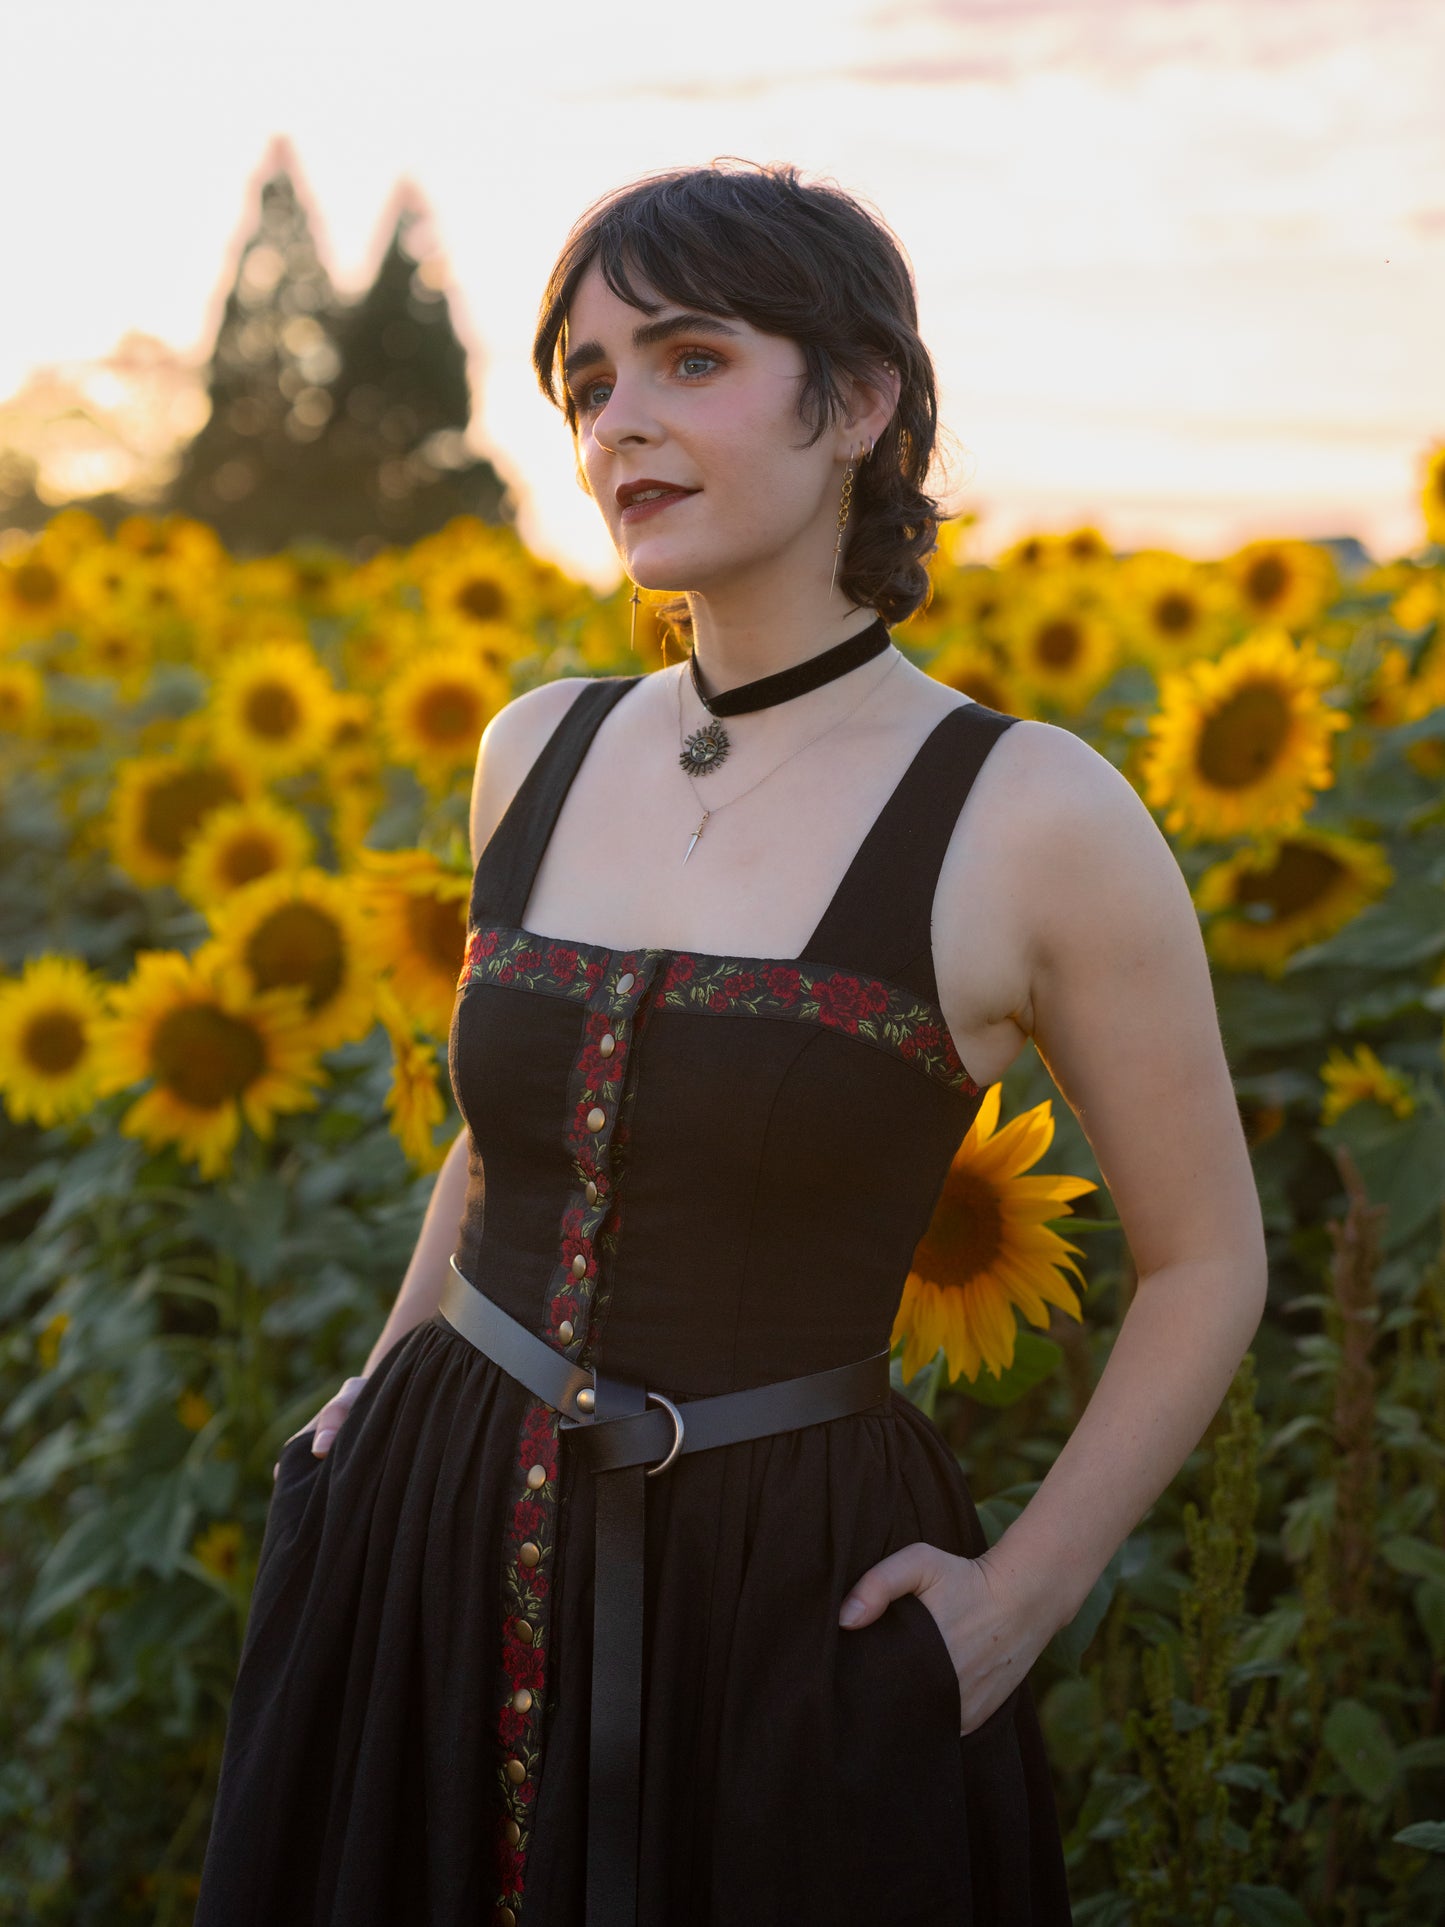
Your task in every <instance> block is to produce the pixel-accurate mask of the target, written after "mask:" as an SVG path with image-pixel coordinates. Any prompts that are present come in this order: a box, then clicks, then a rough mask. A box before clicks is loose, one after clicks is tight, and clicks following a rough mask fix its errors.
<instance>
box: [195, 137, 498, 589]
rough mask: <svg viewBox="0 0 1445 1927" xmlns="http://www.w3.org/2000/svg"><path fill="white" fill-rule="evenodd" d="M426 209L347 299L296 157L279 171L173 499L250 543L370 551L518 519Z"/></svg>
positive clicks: (236, 545)
mask: <svg viewBox="0 0 1445 1927" xmlns="http://www.w3.org/2000/svg"><path fill="white" fill-rule="evenodd" d="M417 218H418V216H417V214H416V212H415V211H414V210H413V209H411V208H404V209H403V210H402V213H401V214H400V216H399V218H398V220H397V223H396V227H395V231H394V233H393V235H392V239H391V244H390V246H389V247H388V249H387V251H386V254H385V256H384V258H383V260H382V262H381V266H380V268H379V269H378V271H377V275H376V278H375V281H374V282H373V284H372V286H371V287H370V289H368V291H367V292H366V293H365V294H364V295H363V296H362V297H361V299H360V300H359V301H357V302H355V303H354V304H351V305H350V306H347V305H345V304H342V303H341V302H339V301H338V300H337V298H336V295H335V293H334V291H333V289H332V286H331V281H330V277H329V276H328V275H327V273H326V271H325V269H324V267H323V266H322V264H321V260H320V257H319V255H318V252H317V249H316V244H315V242H314V240H313V238H312V234H311V229H310V223H309V222H308V220H307V217H306V212H305V209H304V208H303V206H302V204H301V202H300V199H299V198H298V196H297V193H296V189H295V186H294V183H293V181H292V177H291V173H290V170H289V168H288V167H286V166H284V165H283V166H281V167H278V168H277V170H276V171H275V172H274V173H273V174H272V175H271V176H270V178H269V179H267V181H266V182H265V184H264V185H263V187H262V189H261V216H260V221H259V224H258V226H257V228H256V231H255V232H254V233H253V234H252V235H251V237H250V238H249V240H248V241H247V242H246V245H245V247H244V249H243V251H242V255H241V260H240V264H239V266H238V268H237V272H236V279H235V283H234V285H233V287H232V289H231V292H230V294H229V296H228V298H227V301H226V308H225V313H224V316H223V318H222V321H221V328H220V332H219V334H218V336H217V339H216V345H215V348H214V350H213V351H212V355H211V360H210V364H209V385H210V402H211V412H210V418H209V420H208V421H207V422H206V424H205V426H204V427H203V428H202V429H201V430H200V432H199V433H198V434H197V435H196V437H195V439H194V440H193V441H192V442H191V443H190V444H189V445H188V446H187V448H186V449H185V451H184V453H183V455H182V457H181V461H180V466H179V468H178V470H177V472H176V475H175V477H174V479H173V481H172V482H171V485H170V487H169V489H168V490H167V491H166V494H165V497H164V500H163V502H162V503H161V505H160V506H161V508H162V509H163V510H173V511H179V512H180V513H182V514H186V515H194V516H197V517H199V518H200V519H201V520H203V521H206V522H209V523H211V524H212V525H213V526H214V527H215V528H216V529H217V530H218V532H219V533H220V535H221V537H222V539H223V540H224V541H225V543H226V545H227V547H228V548H229V549H231V550H232V552H233V553H235V554H238V555H255V554H269V553H272V552H274V551H275V550H277V549H279V548H284V547H285V546H286V545H287V544H288V543H291V542H294V541H299V540H304V539H306V538H317V539H320V540H322V541H328V542H332V543H335V544H336V545H337V546H339V547H341V548H343V549H346V550H348V551H351V552H352V553H355V554H366V553H370V552H371V551H372V550H374V549H375V548H377V547H379V546H381V544H382V543H383V542H398V543H407V542H411V541H415V540H416V539H417V538H418V537H420V536H422V535H425V534H427V533H429V532H430V531H431V530H433V529H438V528H441V527H442V526H443V525H444V524H445V523H446V522H447V521H449V520H450V519H451V517H452V516H454V515H459V514H471V515H475V516H478V517H479V518H481V519H482V520H484V521H489V522H510V521H511V520H512V518H513V514H514V508H513V504H512V501H511V498H510V496H509V495H508V492H507V489H506V486H505V484H504V483H503V481H502V478H501V477H500V475H499V474H498V473H497V471H496V469H495V468H494V467H493V466H492V464H491V463H490V462H489V461H486V460H485V459H482V458H479V457H476V456H474V455H473V454H472V453H471V452H470V451H469V450H468V449H467V448H466V446H465V442H464V436H465V431H466V428H467V424H468V421H469V419H470V415H471V390H470V385H469V383H468V380H467V371H466V354H465V350H464V349H463V347H462V345H461V342H460V341H459V340H458V339H457V335H456V332H455V330H454V328H453V327H452V322H451V314H450V310H449V307H448V304H447V300H446V295H445V293H444V291H443V289H442V288H441V286H440V285H439V276H438V275H437V273H436V272H435V271H434V270H433V269H432V268H430V267H429V266H428V264H427V263H424V262H418V261H417V260H416V259H415V258H414V257H413V256H412V255H411V254H410V253H409V252H408V251H407V249H406V247H405V245H404V242H405V235H406V231H407V229H408V228H409V227H410V226H411V224H412V223H413V222H414V221H415V220H416V219H417Z"/></svg>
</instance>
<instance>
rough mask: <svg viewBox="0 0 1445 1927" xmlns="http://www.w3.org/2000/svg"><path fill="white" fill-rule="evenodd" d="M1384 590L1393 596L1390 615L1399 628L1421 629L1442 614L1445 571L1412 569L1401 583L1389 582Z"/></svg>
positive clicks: (1444, 597)
mask: <svg viewBox="0 0 1445 1927" xmlns="http://www.w3.org/2000/svg"><path fill="white" fill-rule="evenodd" d="M1382 587H1383V585H1382ZM1366 593H1369V592H1368V591H1366ZM1385 593H1386V594H1388V595H1391V596H1393V597H1394V600H1393V601H1392V602H1391V604H1390V615H1391V618H1392V620H1393V621H1395V622H1397V623H1398V624H1399V625H1400V627H1401V628H1402V629H1407V630H1414V629H1423V628H1425V626H1426V625H1427V624H1428V623H1432V622H1434V623H1438V622H1439V621H1440V620H1441V619H1442V617H1445V571H1442V570H1439V569H1420V570H1418V571H1413V570H1412V572H1411V574H1410V575H1409V577H1408V578H1407V579H1406V580H1405V581H1404V582H1402V583H1399V584H1397V585H1391V586H1390V587H1389V588H1387V589H1386V590H1385Z"/></svg>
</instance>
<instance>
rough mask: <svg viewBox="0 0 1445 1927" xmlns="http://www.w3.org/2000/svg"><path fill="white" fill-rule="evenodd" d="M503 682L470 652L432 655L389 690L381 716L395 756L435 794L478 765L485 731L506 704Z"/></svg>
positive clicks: (430, 652) (461, 650) (434, 652)
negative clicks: (474, 764) (453, 779)
mask: <svg viewBox="0 0 1445 1927" xmlns="http://www.w3.org/2000/svg"><path fill="white" fill-rule="evenodd" d="M507 694H508V691H507V685H506V682H505V680H504V679H503V678H502V677H501V676H498V675H496V674H495V673H494V672H492V671H491V670H488V669H485V668H484V667H483V666H482V665H481V663H479V662H478V661H477V659H476V657H475V656H474V655H473V654H472V652H471V650H470V649H469V648H467V647H466V646H460V647H456V648H450V649H443V648H437V649H429V650H427V652H426V653H425V655H423V656H421V657H420V658H419V659H418V660H417V661H416V662H414V663H412V664H411V665H410V666H409V667H408V668H406V669H404V670H403V671H402V672H401V674H400V675H399V676H398V677H397V678H396V680H395V681H394V682H393V683H392V685H391V687H390V688H389V689H388V690H387V692H386V695H385V697H384V699H383V704H382V715H383V720H384V723H385V727H386V733H387V738H388V741H389V743H390V746H391V751H392V754H393V755H394V756H395V758H396V760H397V761H398V762H399V763H405V764H407V765H408V766H409V767H411V768H412V769H414V770H415V771H416V772H417V774H418V776H420V777H421V778H422V780H423V781H424V782H425V783H426V784H428V786H429V787H431V788H442V787H445V786H446V785H448V784H449V782H450V780H451V779H452V778H453V777H454V776H455V774H456V772H457V771H458V770H459V769H467V768H469V767H470V766H471V764H472V763H473V762H475V760H476V754H477V744H478V743H479V742H480V740H481V735H482V731H483V730H484V729H485V728H486V726H487V724H488V722H489V721H490V720H491V718H492V717H493V716H494V715H495V714H496V713H497V711H498V710H499V709H500V708H501V707H502V706H503V704H504V703H505V702H506V700H507Z"/></svg>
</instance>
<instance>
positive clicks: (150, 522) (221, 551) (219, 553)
mask: <svg viewBox="0 0 1445 1927" xmlns="http://www.w3.org/2000/svg"><path fill="white" fill-rule="evenodd" d="M115 541H116V544H117V546H118V547H120V548H122V549H129V550H131V551H132V552H133V553H134V554H136V555H140V556H144V557H145V559H146V560H147V561H149V562H161V563H165V564H167V565H168V566H169V567H171V568H176V569H184V570H185V571H186V572H187V573H188V574H191V575H194V576H214V575H218V574H220V573H221V572H222V571H223V570H224V569H225V568H226V567H227V566H228V563H229V557H228V556H227V554H226V550H225V546H224V545H223V543H222V541H221V538H220V537H219V536H218V535H217V534H216V531H215V530H214V529H213V528H212V527H211V525H210V523H209V522H197V521H193V520H192V519H191V517H190V516H188V515H160V516H156V515H127V516H124V517H123V518H122V519H121V521H120V522H119V523H118V524H117V525H116V531H115Z"/></svg>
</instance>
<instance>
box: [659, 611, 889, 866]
mask: <svg viewBox="0 0 1445 1927" xmlns="http://www.w3.org/2000/svg"><path fill="white" fill-rule="evenodd" d="M902 660H903V655H902V652H901V650H897V649H895V650H894V652H893V660H892V662H890V663H889V665H888V667H887V668H886V669H885V670H884V671H883V674H882V675H881V676H879V677H877V678H875V680H874V681H873V682H872V683H870V684H869V686H868V688H867V689H865V690H864V692H863V694H862V695H861V696H860V697H859V698H858V700H857V702H856V703H854V705H853V707H852V709H845V710H844V711H843V714H842V715H841V716H839V717H838V719H837V721H836V722H831V723H829V725H828V727H827V729H820V730H819V731H818V734H817V735H816V736H810V737H809V738H808V740H807V742H804V743H799V745H798V747H797V748H796V749H790V750H789V751H788V753H787V755H786V756H785V757H783V759H782V762H778V763H774V765H773V767H772V768H771V769H769V770H764V771H763V773H762V775H761V776H760V777H759V778H758V781H757V783H749V784H748V787H747V789H745V790H739V791H738V793H737V795H736V796H730V797H729V798H728V800H727V802H726V803H718V804H715V805H714V807H713V808H712V809H710V810H709V809H704V811H703V813H702V817H701V819H700V821H699V823H698V826H697V828H696V829H695V830H694V831H693V833H692V835H691V837H690V838H689V839H688V845H687V856H684V858H683V859H682V860H683V862H684V863H686V862H687V858H688V857H689V856H691V855H692V852H693V846H694V845H695V844H696V842H697V840H698V838H699V837H700V836H701V835H702V833H703V830H704V829H705V828H706V826H707V820H708V818H709V817H710V816H716V815H717V813H718V811H719V810H725V809H728V808H729V807H730V806H731V805H732V804H734V803H740V802H741V801H742V799H743V798H744V797H745V796H746V795H747V794H748V791H749V790H755V789H756V788H757V787H758V783H765V782H766V781H767V780H768V778H769V777H770V776H775V775H776V774H777V772H778V771H779V770H780V769H781V768H782V767H783V763H789V762H791V761H792V759H793V758H794V757H795V756H798V755H801V753H802V752H803V751H804V750H805V749H808V748H809V747H810V746H811V745H812V744H814V743H816V742H818V741H819V739H820V738H822V737H824V736H826V735H828V734H829V733H830V732H831V731H832V730H835V729H837V728H838V727H839V725H840V724H842V723H846V722H847V720H848V718H849V717H850V716H852V715H853V714H854V713H855V712H856V711H857V710H859V709H861V708H862V707H863V705H864V703H866V702H867V700H868V698H869V697H870V696H871V695H873V694H874V692H875V691H876V690H878V689H879V688H881V686H882V685H883V684H884V683H885V682H887V680H888V678H889V677H890V676H891V675H892V674H893V671H894V670H895V669H896V668H897V666H898V664H899V663H900V662H902ZM682 734H683V721H682V676H681V674H680V673H679V675H678V678H677V735H678V741H679V742H681V741H682ZM682 773H683V775H684V776H686V777H687V780H688V784H689V786H690V788H691V789H692V793H693V795H694V796H696V795H697V785H696V783H694V782H693V779H692V777H691V775H689V774H688V771H687V769H686V768H685V767H684V768H683V772H682Z"/></svg>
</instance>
